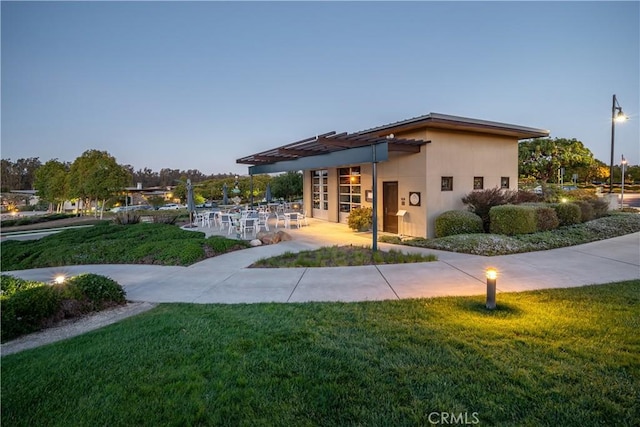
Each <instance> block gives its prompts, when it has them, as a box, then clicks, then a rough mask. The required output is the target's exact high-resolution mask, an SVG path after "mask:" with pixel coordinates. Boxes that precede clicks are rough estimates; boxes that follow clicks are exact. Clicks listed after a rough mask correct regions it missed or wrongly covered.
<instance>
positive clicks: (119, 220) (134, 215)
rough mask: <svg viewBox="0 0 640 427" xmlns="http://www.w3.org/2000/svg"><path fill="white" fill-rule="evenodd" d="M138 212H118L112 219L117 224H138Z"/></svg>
mask: <svg viewBox="0 0 640 427" xmlns="http://www.w3.org/2000/svg"><path fill="white" fill-rule="evenodd" d="M140 217H141V215H140V213H139V212H137V211H125V212H118V213H117V214H116V216H115V217H114V219H113V220H114V221H115V223H116V224H119V225H129V224H138V223H139V222H140Z"/></svg>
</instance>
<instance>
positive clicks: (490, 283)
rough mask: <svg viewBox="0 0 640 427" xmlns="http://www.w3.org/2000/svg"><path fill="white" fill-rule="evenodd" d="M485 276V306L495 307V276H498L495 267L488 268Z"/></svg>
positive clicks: (490, 308)
mask: <svg viewBox="0 0 640 427" xmlns="http://www.w3.org/2000/svg"><path fill="white" fill-rule="evenodd" d="M486 276H487V304H486V307H487V308H488V309H489V310H493V309H495V308H496V278H497V277H498V271H497V270H496V269H495V268H488V269H487V271H486Z"/></svg>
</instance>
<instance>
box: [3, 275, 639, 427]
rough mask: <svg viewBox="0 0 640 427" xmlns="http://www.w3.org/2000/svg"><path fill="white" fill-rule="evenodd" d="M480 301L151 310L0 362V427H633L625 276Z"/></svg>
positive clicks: (635, 409) (633, 331)
mask: <svg viewBox="0 0 640 427" xmlns="http://www.w3.org/2000/svg"><path fill="white" fill-rule="evenodd" d="M483 302H484V298H483V297H482V296H477V297H455V298H453V297H450V298H434V299H417V300H402V301H385V302H364V303H308V304H252V305H246V304H241V305H189V304H163V305H160V306H159V307H157V308H156V309H154V310H152V311H150V312H147V313H144V314H142V315H139V316H136V317H134V318H130V319H127V320H125V321H122V322H119V323H117V324H115V325H111V326H109V327H106V328H104V329H101V330H98V331H94V332H91V333H88V334H86V335H83V336H80V337H77V338H74V339H70V340H67V341H63V342H59V343H57V344H53V345H50V346H46V347H43V348H39V349H34V350H28V351H24V352H22V353H18V354H14V355H9V356H6V357H4V358H3V359H2V368H1V369H2V384H1V387H2V388H1V391H2V401H1V405H2V408H1V409H2V423H3V425H4V426H13V425H23V426H36V425H51V426H56V425H58V426H65V427H66V426H69V425H83V426H94V425H150V426H159V425H162V426H164V425H176V426H184V425H247V426H254V425H279V426H306V425H321V426H345V425H367V426H369V425H379V426H391V425H393V426H402V425H411V426H413V425H428V424H429V416H430V415H429V414H431V413H434V412H438V413H440V412H446V413H453V414H455V415H456V416H458V414H465V413H466V414H467V419H468V420H469V421H473V420H474V418H473V416H474V413H475V414H476V415H475V416H477V418H478V419H479V421H480V425H513V426H523V425H529V426H540V425H549V426H591V425H593V426H595V425H616V426H621V425H634V424H635V425H637V420H638V419H640V403H639V402H640V395H639V393H640V334H638V330H640V280H636V281H631V282H624V283H616V284H609V285H601V286H589V287H583V288H574V289H560V290H545V291H535V292H524V293H512V294H499V295H498V309H497V310H495V311H488V310H486V309H485V308H484V306H483ZM431 420H432V421H433V420H437V418H433V416H432V418H431Z"/></svg>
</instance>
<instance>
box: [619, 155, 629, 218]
mask: <svg viewBox="0 0 640 427" xmlns="http://www.w3.org/2000/svg"><path fill="white" fill-rule="evenodd" d="M620 165H621V166H622V187H621V190H620V209H624V167H625V166H626V165H627V159H625V158H624V154H623V155H622V160H621V161H620Z"/></svg>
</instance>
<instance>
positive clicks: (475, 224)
mask: <svg viewBox="0 0 640 427" xmlns="http://www.w3.org/2000/svg"><path fill="white" fill-rule="evenodd" d="M483 231H484V229H483V227H482V218H480V217H479V216H478V215H476V214H474V213H473V212H469V211H460V210H454V211H447V212H444V213H442V214H440V215H439V216H438V217H437V218H436V221H435V234H436V237H446V236H452V235H455V234H473V233H482V232H483Z"/></svg>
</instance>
